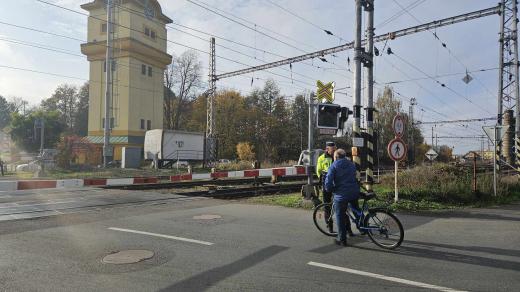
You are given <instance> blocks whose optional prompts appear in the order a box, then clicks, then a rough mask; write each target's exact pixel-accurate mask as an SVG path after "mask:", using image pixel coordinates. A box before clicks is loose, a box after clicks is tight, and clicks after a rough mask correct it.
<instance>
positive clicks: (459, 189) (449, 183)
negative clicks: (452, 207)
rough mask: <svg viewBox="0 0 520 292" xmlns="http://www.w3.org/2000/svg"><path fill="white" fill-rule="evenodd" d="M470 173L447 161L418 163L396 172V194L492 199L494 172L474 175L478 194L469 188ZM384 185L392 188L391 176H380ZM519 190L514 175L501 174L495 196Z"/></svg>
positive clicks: (434, 198)
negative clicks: (397, 174)
mask: <svg viewBox="0 0 520 292" xmlns="http://www.w3.org/2000/svg"><path fill="white" fill-rule="evenodd" d="M472 178H473V176H472V172H471V170H470V169H467V168H463V167H457V166H454V165H448V164H435V165H433V166H420V167H416V168H413V169H409V170H404V171H402V172H400V173H399V178H398V184H399V197H400V198H405V199H409V200H412V201H416V202H417V201H421V200H427V201H433V202H443V203H457V204H467V203H473V202H476V201H482V200H488V199H491V197H492V195H493V174H491V173H481V174H478V175H477V189H478V191H479V192H478V193H474V192H473V191H472ZM381 183H382V184H383V186H385V187H388V188H392V189H393V185H394V176H393V174H392V175H390V174H389V175H385V176H383V177H382V178H381ZM515 192H520V184H519V183H518V179H517V178H516V177H503V178H501V179H500V181H499V183H498V184H497V195H498V196H509V195H511V194H512V193H515Z"/></svg>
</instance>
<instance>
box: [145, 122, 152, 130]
mask: <svg viewBox="0 0 520 292" xmlns="http://www.w3.org/2000/svg"><path fill="white" fill-rule="evenodd" d="M146 129H147V130H151V129H152V121H150V120H148V121H146Z"/></svg>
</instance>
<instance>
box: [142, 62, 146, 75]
mask: <svg viewBox="0 0 520 292" xmlns="http://www.w3.org/2000/svg"><path fill="white" fill-rule="evenodd" d="M141 74H143V75H146V65H145V64H142V65H141Z"/></svg>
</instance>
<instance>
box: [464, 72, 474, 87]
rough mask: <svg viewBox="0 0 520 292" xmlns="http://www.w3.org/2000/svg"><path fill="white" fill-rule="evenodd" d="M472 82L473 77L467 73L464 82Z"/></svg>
mask: <svg viewBox="0 0 520 292" xmlns="http://www.w3.org/2000/svg"><path fill="white" fill-rule="evenodd" d="M471 80H473V77H471V75H469V73H468V72H467V71H466V76H464V78H462V81H463V82H464V83H466V84H468V83H470V82H471Z"/></svg>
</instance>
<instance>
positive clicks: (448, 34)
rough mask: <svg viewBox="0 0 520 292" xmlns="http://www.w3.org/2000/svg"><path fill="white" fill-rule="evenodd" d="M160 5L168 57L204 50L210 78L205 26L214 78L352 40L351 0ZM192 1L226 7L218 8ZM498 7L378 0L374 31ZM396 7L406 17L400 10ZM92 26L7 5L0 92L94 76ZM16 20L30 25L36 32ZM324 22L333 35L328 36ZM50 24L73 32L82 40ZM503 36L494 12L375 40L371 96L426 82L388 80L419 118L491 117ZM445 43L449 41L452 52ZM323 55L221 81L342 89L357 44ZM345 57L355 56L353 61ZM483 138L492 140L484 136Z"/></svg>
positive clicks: (465, 132)
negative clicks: (84, 47) (84, 48)
mask: <svg viewBox="0 0 520 292" xmlns="http://www.w3.org/2000/svg"><path fill="white" fill-rule="evenodd" d="M45 1H47V2H50V3H54V4H56V5H59V6H62V7H65V8H68V9H71V10H74V11H78V12H82V13H84V12H85V11H83V10H82V9H81V8H80V5H81V4H83V3H86V2H89V1H87V0H45ZM159 2H160V4H161V5H162V9H163V13H164V14H165V15H167V16H169V17H170V18H171V19H172V20H173V21H174V24H171V25H169V27H168V39H169V40H171V41H173V42H175V43H173V42H169V43H168V53H169V54H172V55H177V56H178V55H180V54H182V53H183V52H185V51H187V50H190V49H189V48H196V49H197V50H199V52H198V54H199V58H200V61H201V62H202V67H203V68H204V76H207V67H208V62H209V56H208V54H207V52H208V51H209V35H208V34H212V35H215V36H216V54H217V60H216V63H217V74H221V73H225V72H230V71H234V70H238V69H243V68H245V67H246V66H244V64H245V65H249V66H251V65H259V64H262V63H265V62H272V61H276V60H280V59H282V58H281V57H280V56H283V57H291V56H297V55H301V54H304V53H306V52H312V51H316V50H319V49H325V48H329V47H333V46H337V45H339V44H343V43H346V42H350V41H351V40H353V34H354V8H355V1H354V0H340V1H338V0H319V1H318V0H279V1H276V0H273V1H269V0H218V1H216V0H175V1H173V0H159ZM194 3H199V4H201V5H204V6H206V5H208V6H212V7H215V8H218V9H219V13H220V14H221V15H217V14H215V13H213V12H210V11H208V10H206V9H203V8H201V7H200V6H198V5H196V4H194ZM273 3H275V4H276V5H275V4H273ZM410 4H414V5H413V6H412V8H410V9H408V10H407V11H408V12H409V13H403V11H402V8H401V7H408V6H409V5H410ZM496 4H497V0H478V1H475V0H457V1H452V0H376V1H375V25H376V35H379V34H385V33H387V32H391V31H395V30H398V29H402V28H406V27H410V26H415V25H417V24H419V23H425V22H430V21H433V20H437V19H442V18H446V17H450V16H455V15H459V14H463V13H467V12H470V11H475V10H480V9H484V8H488V7H492V6H495V5H496ZM277 5H278V6H277ZM400 6H401V7H400ZM282 8H284V9H286V10H288V11H290V12H292V13H293V14H296V15H298V16H299V17H296V16H294V15H292V14H289V13H288V12H287V11H285V10H284V9H282ZM211 9H213V10H215V9H214V8H211ZM396 14H398V16H397V17H393V16H396ZM399 14H400V15H399ZM410 14H411V15H410ZM222 15H225V16H227V18H225V17H222ZM412 15H413V17H412ZM237 17H239V18H237ZM230 19H231V20H230ZM237 22H239V23H241V24H243V25H241V24H239V23H237ZM309 22H310V23H309ZM86 23H87V18H86V16H83V15H81V14H77V13H74V12H71V11H67V10H64V9H60V8H58V7H54V6H50V5H47V4H44V3H41V2H38V1H36V0H17V1H2V9H1V10H0V95H2V96H4V97H7V98H10V97H14V96H16V97H22V98H24V99H26V100H28V101H29V102H30V103H31V104H38V103H39V102H40V101H41V100H42V99H45V98H48V97H50V96H51V95H52V92H53V91H54V89H55V88H56V87H57V86H58V85H59V84H62V83H69V84H75V85H78V86H80V85H81V84H83V83H84V82H85V81H87V80H88V76H89V72H88V62H87V60H86V57H85V56H83V55H82V54H81V52H80V44H81V43H82V42H84V40H85V39H86V36H87V30H86ZM13 25H16V26H24V27H30V28H33V29H36V30H39V31H40V32H38V31H34V30H27V29H21V28H19V27H15V26H13ZM324 29H326V30H329V31H331V32H332V33H333V34H334V35H333V36H330V35H327V34H326V33H325V32H324V31H323V30H324ZM42 32H49V33H53V34H59V35H65V36H69V37H72V38H75V39H76V40H72V39H67V38H63V37H57V36H55V35H50V34H46V33H42ZM185 32H189V33H190V34H193V35H195V36H193V35H190V34H187V33H185ZM498 32H499V17H498V16H488V17H485V18H481V19H476V20H471V21H467V22H463V23H459V24H455V25H451V26H447V27H443V28H438V29H437V30H436V31H435V33H436V34H437V35H438V36H439V38H440V40H441V41H439V40H436V39H435V38H434V36H433V33H432V32H422V33H417V34H412V35H409V36H404V37H401V38H396V39H394V40H389V41H388V42H386V43H385V42H382V43H376V47H377V48H378V49H379V50H380V51H381V52H382V53H383V54H381V55H380V56H378V57H376V58H375V80H376V82H377V83H378V84H380V85H378V86H377V87H376V88H375V92H376V94H378V93H380V91H381V89H382V87H381V86H382V84H384V83H386V82H392V81H403V80H409V79H418V78H422V79H419V80H413V81H403V82H398V83H393V84H392V85H391V86H392V87H393V88H394V90H395V91H396V92H399V93H400V94H401V96H399V98H401V100H402V103H403V109H404V110H406V111H408V106H409V99H410V98H412V97H414V98H416V99H417V102H418V105H417V106H416V107H415V118H416V119H417V120H420V121H439V120H455V119H456V120H458V119H469V118H484V117H494V116H496V108H497V93H496V92H497V87H498V86H497V85H498V70H497V67H498V52H499V50H498ZM275 39H277V40H275ZM229 41H233V42H229ZM20 43H23V44H20ZM237 43H240V44H241V45H238V44H237ZM442 43H445V44H446V48H447V49H446V48H444V47H443V46H442ZM27 44H30V45H31V46H28V45H27ZM244 45H245V46H244ZM34 46H39V47H40V48H36V47H34ZM43 48H45V49H43ZM388 48H391V50H392V51H393V52H394V54H393V55H387V54H385V53H384V52H385V51H386V50H387V49H388ZM230 49H231V50H230ZM448 49H449V51H448ZM56 50H58V51H60V52H56ZM326 59H327V63H324V62H322V61H320V60H318V59H315V60H308V61H305V62H304V63H305V64H302V63H295V64H292V68H290V67H289V66H288V65H286V66H283V67H280V68H275V69H270V70H268V71H269V72H265V71H261V72H255V73H250V74H246V75H241V76H237V77H233V78H228V79H223V80H219V81H218V82H217V87H218V89H235V90H238V91H240V92H242V93H244V94H247V93H249V92H250V91H251V90H252V89H253V88H255V87H261V86H263V83H264V82H265V80H267V79H269V78H272V79H274V80H275V81H276V82H277V83H278V84H279V86H280V88H281V91H282V93H283V94H284V95H285V96H287V98H288V99H291V98H293V97H294V96H295V95H297V94H300V93H305V92H309V91H311V90H315V84H316V80H322V81H326V82H328V81H334V82H335V83H336V88H338V89H340V88H345V87H352V86H351V85H352V79H353V74H352V72H350V71H349V69H352V70H353V64H352V61H353V52H352V51H351V50H349V51H345V52H341V53H337V54H336V55H335V56H327V57H326ZM348 59H350V60H351V64H350V67H349V66H348V62H347V60H348ZM233 60H234V61H235V62H233ZM7 67H10V68H7ZM14 68H22V69H26V70H27V69H28V70H32V71H26V70H25V71H22V70H17V69H14ZM482 69H486V70H487V71H483V72H474V73H471V76H472V77H473V78H474V80H473V81H472V82H470V83H469V84H465V83H464V82H462V81H461V79H462V78H463V77H464V75H465V74H464V73H465V72H466V70H468V71H470V72H472V71H478V70H482ZM42 72H43V73H42ZM49 73H50V74H54V75H49ZM443 75H449V76H443ZM428 76H430V77H431V76H440V77H436V79H437V80H439V81H440V82H441V83H444V84H446V86H447V87H442V86H440V85H439V84H438V83H436V82H435V81H434V80H432V79H430V78H428ZM252 79H253V85H251V80H252ZM340 91H341V92H345V93H346V95H345V94H336V103H339V104H341V105H343V106H349V107H350V106H352V89H351V88H346V89H343V90H340ZM492 124H494V121H489V122H487V123H483V122H480V123H466V124H449V125H438V126H437V127H435V128H434V135H435V134H436V135H438V136H440V137H444V136H480V135H483V131H482V128H481V127H482V126H483V125H492ZM422 130H423V134H424V136H425V137H426V138H427V140H428V141H430V140H431V126H426V125H424V126H422ZM438 143H439V145H440V144H446V145H449V146H450V147H454V150H455V153H465V152H467V151H469V150H480V147H481V140H476V139H448V138H440V139H439V141H438ZM484 144H485V147H487V142H486V143H484Z"/></svg>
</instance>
